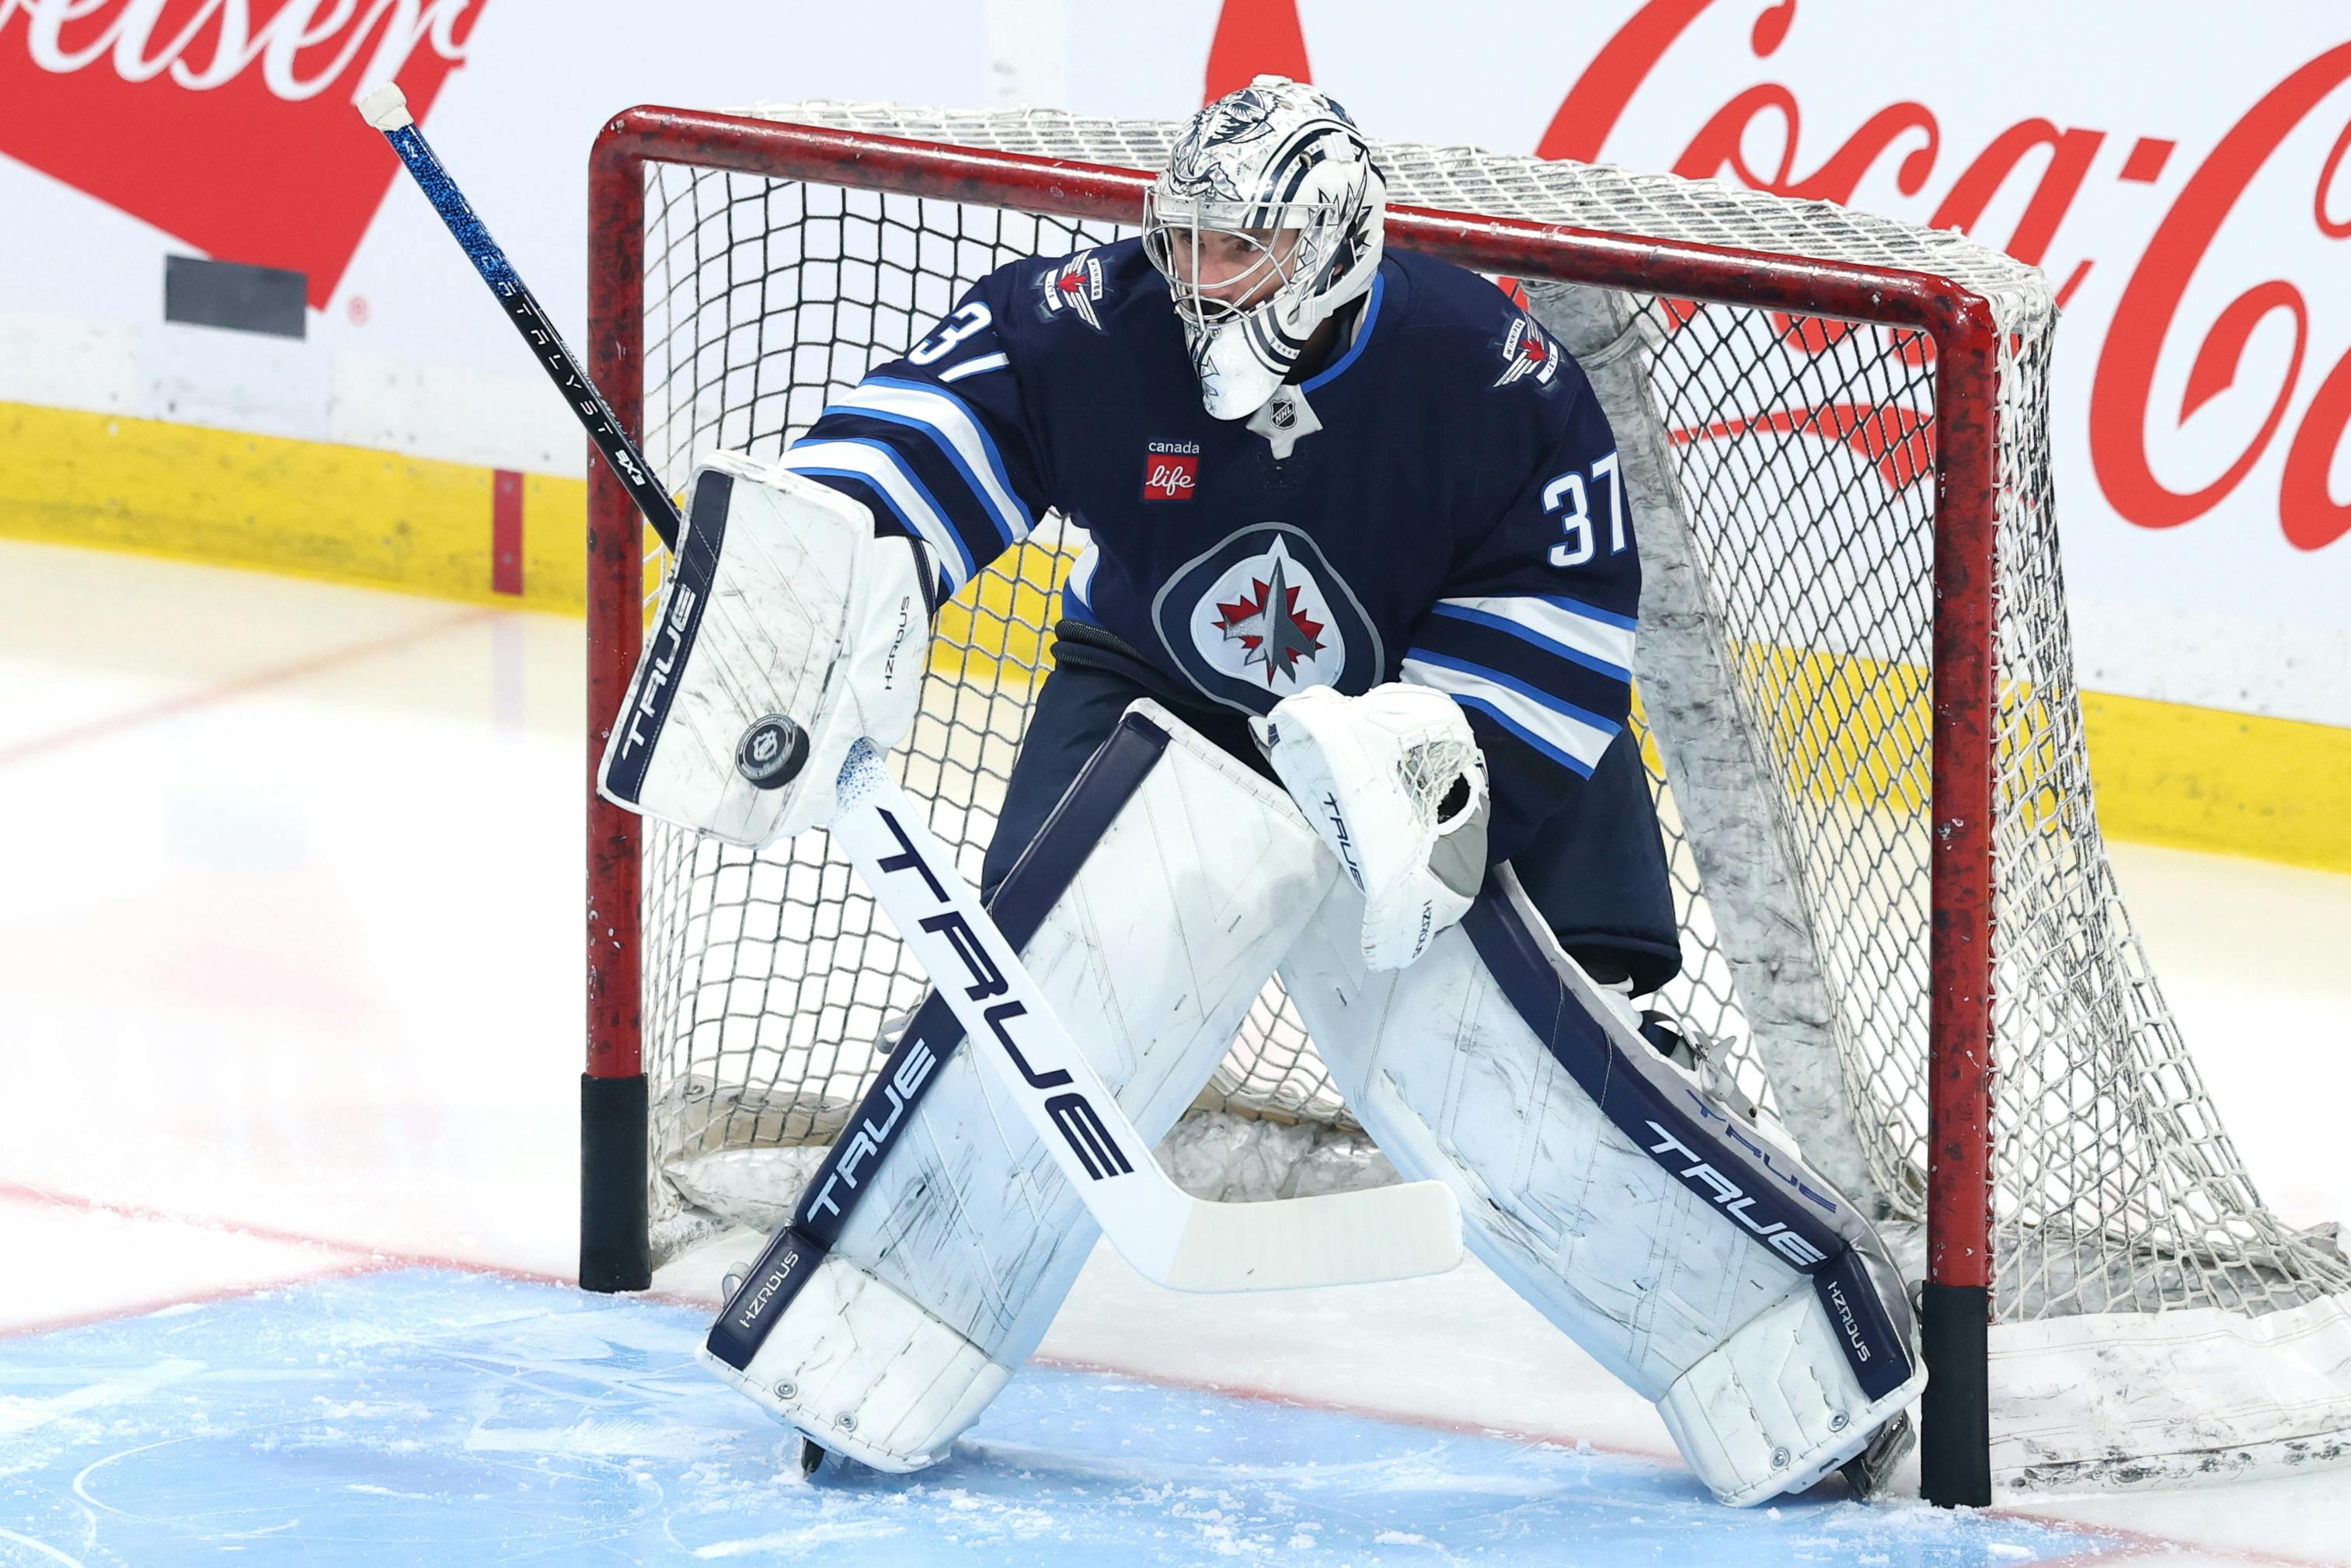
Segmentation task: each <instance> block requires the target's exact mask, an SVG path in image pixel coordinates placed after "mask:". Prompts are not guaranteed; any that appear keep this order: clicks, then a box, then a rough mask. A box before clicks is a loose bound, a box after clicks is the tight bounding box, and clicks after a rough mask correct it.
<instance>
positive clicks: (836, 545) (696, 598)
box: [599, 452, 932, 848]
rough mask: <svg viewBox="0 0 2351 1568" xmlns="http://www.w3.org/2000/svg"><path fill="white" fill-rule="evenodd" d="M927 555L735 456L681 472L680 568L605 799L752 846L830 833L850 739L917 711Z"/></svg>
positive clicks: (845, 503)
mask: <svg viewBox="0 0 2351 1568" xmlns="http://www.w3.org/2000/svg"><path fill="white" fill-rule="evenodd" d="M926 580H932V576H931V566H930V562H929V559H927V556H926V554H925V547H924V546H923V545H922V544H921V543H919V542H918V541H916V540H914V539H911V538H904V537H903V536H884V537H882V538H876V537H875V535H874V532H873V519H872V515H871V514H870V513H869V512H868V511H867V510H866V509H865V507H862V506H861V505H859V504H858V503H857V502H856V501H854V500H852V499H851V498H850V497H847V496H844V495H842V494H841V492H839V491H837V490H834V489H831V488H829V487H828V486H823V485H820V484H819V483H817V482H816V481H815V480H813V479H807V478H803V477H801V476H799V475H797V474H793V473H789V472H788V471H786V470H784V469H781V468H778V467H773V466H771V465H767V464H763V463H758V462H756V461H754V460H753V459H751V458H748V457H746V456H742V455H738V454H735V453H726V452H722V453H716V454H713V455H711V456H710V457H708V458H707V459H705V461H704V462H703V463H702V465H700V466H698V467H697V468H696V469H695V472H694V477H693V480H692V483H691V486H690V490H689V501H688V506H687V510H686V516H685V532H684V536H683V537H682V538H680V539H679V541H678V552H677V562H676V566H675V568H674V570H672V571H671V573H670V575H669V580H668V581H666V582H665V583H664V584H663V586H662V594H661V603H660V608H659V611H658V612H657V613H656V615H655V617H654V620H653V624H652V625H651V626H649V627H648V628H647V629H646V632H645V649H644V653H643V655H642V656H641V657H640V658H639V659H638V661H637V671H636V674H634V675H633V676H632V677H631V679H630V682H629V692H628V697H627V700H626V702H625V703H624V704H623V705H622V709H621V713H620V716H618V717H617V718H616V719H614V721H613V724H612V733H611V738H610V739H609V740H608V741H607V742H606V743H605V747H604V758H603V766H602V768H601V773H600V775H599V789H600V792H601V794H602V795H603V796H604V798H605V799H606V800H611V801H612V802H614V803H615V804H617V805H621V806H625V807H627V808H628V809H629V810H633V811H641V812H643V814H644V815H646V816H648V817H656V818H659V819H661V820H662V821H667V822H675V823H677V824H678V825H679V826H681V827H686V828H692V829H695V830H696V831H701V832H705V833H709V834H711V835H713V836H714V837H716V838H720V839H724V840H726V841H727V842H729V843H735V844H743V845H747V846H750V847H753V848H757V847H758V846H759V845H761V844H765V843H768V842H771V841H774V840H777V839H779V838H785V837H789V835H791V834H793V833H797V832H799V831H801V830H803V829H805V828H810V827H816V826H820V825H821V824H823V823H825V822H827V821H831V818H832V815H833V810H834V807H835V804H836V801H835V800H834V796H833V784H834V780H835V779H837V778H838V777H839V776H840V773H841V764H842V762H843V761H844V760H845V759H846V758H847V757H848V755H849V748H850V747H851V746H852V744H854V743H855V742H856V741H857V740H858V739H859V738H860V737H867V738H870V739H872V742H873V744H874V745H875V746H876V747H880V748H881V749H883V750H884V751H887V750H888V749H889V748H890V747H893V746H895V745H896V744H897V743H898V742H899V741H900V740H902V739H904V737H905V735H906V732H907V730H908V729H910V728H911V727H913V725H914V714H915V711H916V709H917V708H918V706H920V704H921V700H922V685H923V668H924V664H925V655H926V653H927V650H928V649H929V646H930V612H931V604H930V601H929V599H928V597H927V596H926V595H925V592H924V588H923V585H924V583H925V581H926Z"/></svg>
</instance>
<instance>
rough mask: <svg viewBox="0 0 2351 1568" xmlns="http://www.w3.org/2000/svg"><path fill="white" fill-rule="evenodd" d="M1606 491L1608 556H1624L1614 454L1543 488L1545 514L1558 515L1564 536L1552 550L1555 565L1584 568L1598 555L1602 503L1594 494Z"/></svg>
mask: <svg viewBox="0 0 2351 1568" xmlns="http://www.w3.org/2000/svg"><path fill="white" fill-rule="evenodd" d="M1595 491H1605V492H1606V494H1607V501H1606V512H1607V518H1608V553H1609V554H1610V555H1621V554H1623V553H1624V550H1625V497H1624V487H1623V486H1621V485H1619V484H1618V483H1617V479H1616V454H1614V452H1611V453H1610V454H1609V455H1607V456H1605V457H1603V458H1601V459H1600V460H1599V461H1598V462H1596V463H1594V464H1593V465H1592V466H1590V467H1589V468H1574V469H1570V470H1569V471H1568V472H1567V473H1564V474H1562V475H1561V476H1559V477H1558V478H1556V479H1553V480H1552V482H1551V483H1550V484H1548V485H1546V486H1543V493H1542V505H1543V511H1544V513H1545V515H1549V514H1551V513H1553V512H1556V513H1558V514H1559V526H1560V532H1561V533H1562V535H1563V536H1564V537H1563V538H1561V540H1560V541H1559V543H1557V544H1555V545H1553V546H1552V547H1551V553H1550V558H1549V559H1550V560H1551V563H1552V565H1553V566H1558V567H1569V566H1582V565H1583V563H1584V562H1586V561H1588V560H1590V559H1592V558H1593V556H1594V555H1596V554H1598V553H1599V549H1600V540H1599V532H1598V528H1599V525H1598V522H1597V519H1596V517H1595V512H1596V511H1597V509H1598V507H1599V502H1598V499H1597V497H1595V495H1594V494H1593V493H1594V492H1595Z"/></svg>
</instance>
